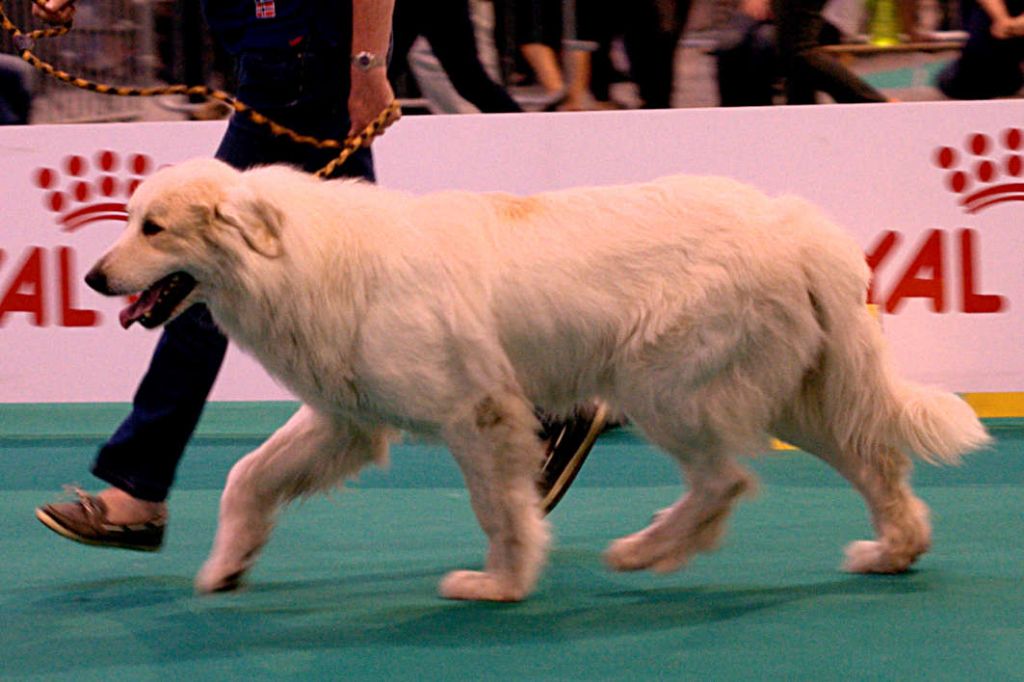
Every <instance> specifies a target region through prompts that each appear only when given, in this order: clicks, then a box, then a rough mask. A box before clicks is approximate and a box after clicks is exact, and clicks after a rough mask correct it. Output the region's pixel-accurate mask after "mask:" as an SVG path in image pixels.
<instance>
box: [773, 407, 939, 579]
mask: <svg viewBox="0 0 1024 682" xmlns="http://www.w3.org/2000/svg"><path fill="white" fill-rule="evenodd" d="M813 430H815V429H808V428H807V427H804V428H803V429H797V428H792V427H791V428H786V426H783V427H782V428H779V429H776V433H777V434H778V436H779V437H780V438H784V439H785V440H786V441H788V442H790V443H792V444H793V445H796V446H797V447H800V448H801V449H803V450H805V451H807V452H810V453H811V454H813V455H815V456H817V457H819V458H820V459H822V460H823V461H825V462H827V463H828V464H829V465H831V466H832V467H833V468H834V469H835V470H836V471H838V472H839V473H840V474H841V475H842V476H843V477H844V478H845V479H846V480H847V481H849V482H850V483H851V484H852V485H853V487H854V488H855V489H856V490H857V492H859V493H860V494H861V496H862V497H863V498H864V501H865V502H866V503H867V506H868V510H869V512H870V514H871V522H872V525H873V526H874V528H875V532H876V533H877V538H876V539H875V540H861V541H857V542H852V543H850V544H849V545H847V547H846V561H845V562H844V564H843V568H844V569H845V570H847V571H850V572H853V573H901V572H903V571H906V570H907V569H908V568H909V567H910V566H911V565H912V564H913V563H914V561H915V560H916V559H917V558H918V557H919V556H920V555H921V554H924V553H925V552H926V551H928V548H929V547H930V546H931V524H930V522H929V520H928V516H929V513H928V506H927V505H926V504H925V503H924V502H923V501H922V500H921V499H920V498H918V497H917V496H916V495H914V492H913V490H912V489H911V487H910V482H909V475H910V471H911V468H912V463H911V461H910V458H909V457H908V456H907V455H906V454H904V453H902V452H900V451H899V450H896V449H894V448H886V447H883V446H878V447H877V448H875V451H874V452H871V453H868V454H866V455H859V454H857V453H853V452H851V451H850V448H842V447H840V446H839V445H837V444H836V443H835V441H834V439H832V438H831V437H830V436H823V435H821V434H812V435H810V436H808V432H809V431H813ZM817 430H821V429H817Z"/></svg>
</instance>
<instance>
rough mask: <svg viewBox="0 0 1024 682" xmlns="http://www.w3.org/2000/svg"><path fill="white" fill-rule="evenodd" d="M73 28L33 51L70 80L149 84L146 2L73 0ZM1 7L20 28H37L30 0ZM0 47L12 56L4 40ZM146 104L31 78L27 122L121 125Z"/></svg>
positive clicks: (151, 58) (152, 68)
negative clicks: (115, 123) (30, 101)
mask: <svg viewBox="0 0 1024 682" xmlns="http://www.w3.org/2000/svg"><path fill="white" fill-rule="evenodd" d="M77 6H78V10H77V13H76V16H75V23H74V29H73V30H72V31H71V32H70V33H68V34H67V35H64V36H59V37H56V38H45V39H41V40H39V41H38V43H37V44H36V46H35V53H36V54H37V55H38V56H39V57H40V58H41V59H43V60H45V61H48V62H50V63H52V64H53V65H54V66H56V67H58V68H60V69H63V70H65V71H69V72H71V73H74V74H75V75H76V76H81V77H82V78H87V79H89V80H95V81H100V82H108V83H116V84H118V85H138V86H144V85H152V84H153V83H154V82H155V80H156V79H155V72H156V65H157V61H158V60H157V57H156V45H155V43H156V41H155V33H154V28H153V11H152V7H153V4H152V2H151V0H99V1H94V0H78V2H77ZM4 7H5V9H6V11H7V14H8V15H9V16H10V18H11V20H12V21H13V22H14V23H15V24H17V25H18V26H19V27H20V28H21V29H22V30H24V31H27V30H28V29H30V28H40V27H42V23H41V22H40V21H39V20H38V19H35V18H33V17H32V13H31V2H30V0H7V1H6V2H5V3H4ZM0 48H2V51H3V52H5V53H8V54H17V50H16V49H15V47H14V46H13V45H12V44H11V40H10V37H9V36H7V35H3V36H2V37H0ZM145 106H147V105H146V103H144V102H142V101H141V100H140V99H139V98H134V97H113V96H109V95H101V94H97V93H92V92H86V91H84V90H79V89H77V88H72V87H68V86H67V85H65V84H64V83H60V82H57V81H55V80H53V79H50V78H44V77H39V78H36V79H35V85H34V88H33V106H32V118H31V121H32V123H84V122H99V121H123V120H133V119H137V118H139V117H140V114H141V112H142V110H143V108H144V107H145Z"/></svg>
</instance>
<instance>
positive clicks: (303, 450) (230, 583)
mask: <svg viewBox="0 0 1024 682" xmlns="http://www.w3.org/2000/svg"><path fill="white" fill-rule="evenodd" d="M386 456H387V442H386V439H385V438H384V436H383V435H382V434H365V433H363V432H361V431H359V430H357V429H355V428H354V427H353V426H352V425H351V424H349V423H348V422H346V421H344V420H339V419H335V418H333V417H330V416H327V415H323V414H320V413H319V412H316V411H315V410H313V409H311V408H309V407H307V406H303V407H301V408H300V409H299V411H298V412H296V413H295V415H294V416H293V417H292V418H291V419H290V420H288V422H287V423H286V424H285V425H284V426H282V427H281V428H280V429H278V430H277V431H276V432H275V433H274V434H273V435H272V436H271V437H270V438H269V439H268V440H267V441H266V442H265V443H264V444H263V445H261V446H260V447H259V448H257V449H256V450H254V451H253V452H251V453H250V454H248V455H246V456H245V457H243V458H242V459H241V460H239V461H238V462H237V463H236V464H235V466H233V467H232V468H231V472H230V473H229V474H228V481H227V486H226V487H225V488H224V493H223V495H222V496H221V501H220V517H219V520H218V525H217V535H216V538H215V539H214V543H213V551H212V552H211V553H210V557H209V559H207V561H206V563H205V564H204V565H203V568H202V569H201V570H200V572H199V575H197V576H196V589H197V590H198V591H199V592H220V591H226V590H232V589H234V588H236V587H237V586H238V585H239V582H240V580H241V578H242V576H243V575H244V574H245V572H246V571H247V570H248V569H249V568H250V567H251V566H252V564H253V563H254V562H255V559H256V555H257V554H258V552H259V550H260V549H261V548H262V547H263V545H264V544H265V543H266V541H267V539H268V538H269V537H270V531H271V529H272V528H273V525H274V519H275V517H276V514H277V510H278V509H279V508H280V506H281V505H282V504H283V503H285V502H287V501H289V500H292V499H294V498H296V497H299V496H300V495H303V494H308V493H311V492H315V491H318V490H326V489H329V488H331V487H333V486H335V485H337V484H338V483H339V482H340V481H341V480H342V479H343V478H345V477H346V476H351V475H353V474H354V473H355V472H357V471H358V470H359V469H360V468H362V467H363V465H365V464H366V463H368V462H370V461H373V460H375V459H376V460H381V459H384V458H386Z"/></svg>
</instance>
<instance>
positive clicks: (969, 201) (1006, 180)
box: [935, 128, 1024, 213]
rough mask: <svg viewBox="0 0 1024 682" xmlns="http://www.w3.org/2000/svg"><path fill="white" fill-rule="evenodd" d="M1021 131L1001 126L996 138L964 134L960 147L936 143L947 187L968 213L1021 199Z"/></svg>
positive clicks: (1023, 162) (1023, 197)
mask: <svg viewBox="0 0 1024 682" xmlns="http://www.w3.org/2000/svg"><path fill="white" fill-rule="evenodd" d="M1022 149H1024V134H1022V132H1021V130H1020V129H1019V128H1010V129H1008V130H1004V131H1003V132H1002V133H1001V134H1000V135H999V136H998V138H996V139H992V138H991V137H989V136H988V135H985V134H983V133H972V134H971V135H969V136H968V137H967V141H966V143H965V144H964V147H963V149H955V148H953V147H939V148H938V149H937V150H936V152H935V164H936V165H937V166H938V167H939V168H942V169H943V170H945V171H947V173H946V183H945V184H946V188H947V189H948V190H949V191H950V192H953V193H954V194H957V195H959V196H960V205H961V206H963V207H964V211H966V212H967V213H977V212H979V211H981V210H983V209H986V208H988V207H990V206H994V205H996V204H1002V203H1005V202H1008V201H1024V181H1022V176H1024V151H1022Z"/></svg>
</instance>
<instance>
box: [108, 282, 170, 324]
mask: <svg viewBox="0 0 1024 682" xmlns="http://www.w3.org/2000/svg"><path fill="white" fill-rule="evenodd" d="M159 295H160V293H159V289H158V288H157V287H153V288H151V289H148V290H146V291H144V292H142V294H140V295H139V298H138V300H136V301H135V302H134V303H132V304H131V305H129V306H128V307H127V308H125V309H124V310H122V311H121V314H120V315H118V319H119V320H120V321H121V326H122V327H124V328H125V329H128V327H130V326H132V325H133V324H134V323H136V322H138V321H139V320H141V319H142V317H143V316H144V315H145V314H146V313H147V312H149V311H150V310H151V309H152V308H153V306H154V305H156V300H157V297H158V296H159Z"/></svg>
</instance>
